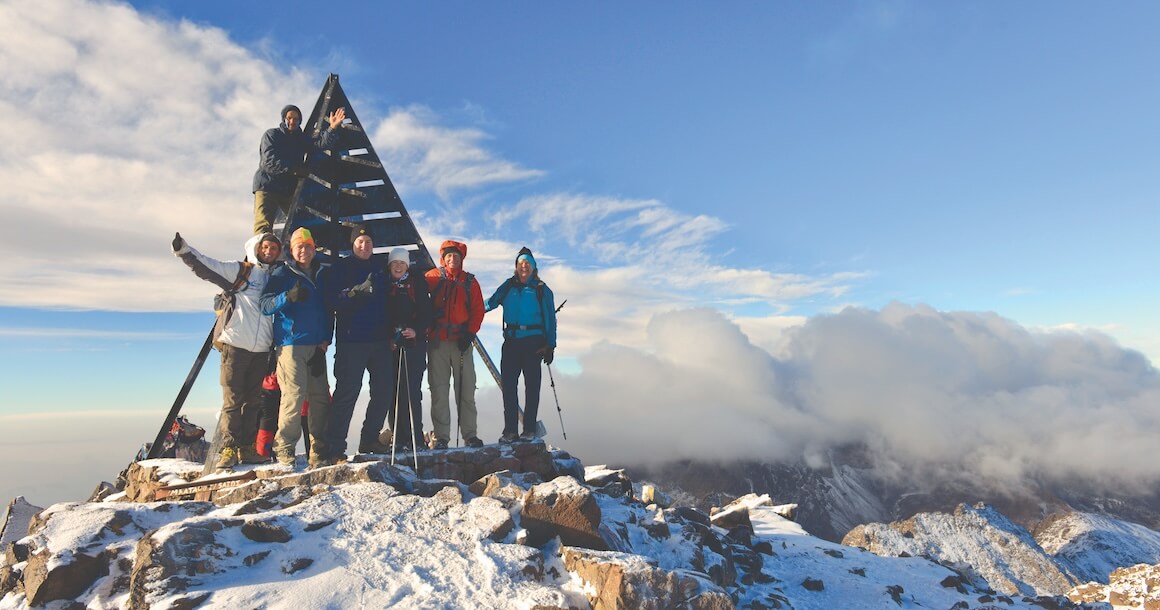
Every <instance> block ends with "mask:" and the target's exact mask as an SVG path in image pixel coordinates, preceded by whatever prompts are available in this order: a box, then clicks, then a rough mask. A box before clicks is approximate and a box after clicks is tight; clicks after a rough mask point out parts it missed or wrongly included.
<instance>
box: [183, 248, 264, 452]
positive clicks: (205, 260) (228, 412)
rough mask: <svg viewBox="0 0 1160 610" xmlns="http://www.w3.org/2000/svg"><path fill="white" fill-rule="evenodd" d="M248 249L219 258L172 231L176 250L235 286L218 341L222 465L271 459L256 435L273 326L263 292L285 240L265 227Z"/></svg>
mask: <svg viewBox="0 0 1160 610" xmlns="http://www.w3.org/2000/svg"><path fill="white" fill-rule="evenodd" d="M245 252H246V258H245V259H243V260H241V261H219V260H216V259H213V258H210V257H208V256H206V255H204V254H202V253H201V252H198V251H197V250H194V249H193V248H192V247H190V245H189V244H188V243H186V242H185V240H184V239H183V238H182V237H181V234H180V233H177V234H175V235H174V237H173V254H174V255H175V256H178V257H180V258H181V260H182V261H183V262H184V263H185V264H186V265H188V266H189V268H190V269H191V270H192V271H193V273H194V274H195V275H197V276H198V277H200V278H201V279H203V280H206V281H207V282H210V283H212V284H215V285H216V286H218V287H220V288H222V290H235V291H236V292H235V293H234V306H233V311H232V313H231V314H230V315H229V318H228V319H227V320H226V321H225V324H224V326H223V327H222V328H221V334H220V335H219V336H218V337H217V340H216V341H215V342H214V346H215V347H217V348H218V350H219V351H221V362H222V368H221V384H222V414H221V417H222V423H221V425H220V428H221V431H222V451H221V455H220V458H219V459H218V463H217V467H218V468H219V469H225V468H231V467H233V466H235V465H237V464H238V463H239V462H245V463H261V462H265V461H267V460H266V458H263V457H262V456H260V455H258V452H257V450H256V449H255V447H254V439H255V437H256V436H257V434H258V415H259V412H260V410H261V408H262V378H263V377H264V376H265V375H266V373H267V372H268V371H267V370H266V368H267V366H268V359H269V355H270V348H271V345H272V344H273V337H274V330H273V326H272V321H271V318H270V316H267V315H263V314H262V311H261V308H260V307H259V305H258V297H260V296H262V290H263V289H264V288H265V287H266V282H267V281H268V279H269V275H270V271H271V270H272V268H273V266H274V265H276V264H279V263H278V259H279V256H281V254H282V244H281V242H279V241H278V238H277V237H275V236H274V234H272V233H260V234H258V235H255V236H253V237H251V238H250V239H249V240H247V241H246V245H245ZM219 324H220V320H219ZM209 459H213V456H210V458H209Z"/></svg>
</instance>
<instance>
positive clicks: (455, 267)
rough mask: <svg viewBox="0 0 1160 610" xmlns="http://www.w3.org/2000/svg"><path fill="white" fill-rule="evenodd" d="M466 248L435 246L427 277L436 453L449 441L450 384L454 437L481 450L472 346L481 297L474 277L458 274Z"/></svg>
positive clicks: (429, 374)
mask: <svg viewBox="0 0 1160 610" xmlns="http://www.w3.org/2000/svg"><path fill="white" fill-rule="evenodd" d="M464 258H467V244H464V243H461V242H457V241H452V240H447V241H445V242H443V244H442V245H441V246H439V263H440V266H439V267H437V268H435V269H432V270H430V271H428V272H427V275H426V278H427V285H428V287H430V289H431V303H432V306H433V307H434V312H435V315H434V324H432V326H431V329H430V330H429V331H428V332H427V340H428V342H427V383H428V385H429V386H430V388H431V423H432V425H433V426H434V428H435V449H446V448H447V443H448V441H449V440H450V439H451V400H450V385H451V380H452V377H454V379H455V409H456V413H458V416H459V417H458V419H459V432H460V434H461V435H462V437H463V442H464V444H466V445H467V446H468V447H482V446H483V441H481V440H480V439H479V434H478V432H477V428H476V420H477V415H476V410H475V359H474V358H473V357H472V353H471V342H472V340H473V339H475V333H477V332H479V327H480V326H481V325H482V324H483V308H484V303H483V291H482V290H480V288H479V282H478V281H476V279H475V276H474V275H472V274H470V273H468V272H466V271H464V270H463V259H464Z"/></svg>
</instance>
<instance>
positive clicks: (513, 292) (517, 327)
mask: <svg viewBox="0 0 1160 610" xmlns="http://www.w3.org/2000/svg"><path fill="white" fill-rule="evenodd" d="M537 293H539V294H537ZM500 306H502V307H503V336H504V338H508V337H514V338H516V339H522V338H524V337H533V336H536V335H544V336H545V337H547V340H548V347H551V348H553V349H555V347H556V301H555V296H553V295H552V289H551V288H548V285H547V284H545V283H544V282H543V280H541V279H540V277H539V276H538V275H533V276H531V277H529V278H528V283H527V284H523V283H521V282H520V281H519V279H517V278H516V277H515V276H512V277H509V278H508V279H507V280H506V281H504V283H502V284H500V285H499V288H496V289H495V293H494V294H492V295H491V298H489V299H488V300H487V306H486V311H491V310H493V309H495V308H496V307H500Z"/></svg>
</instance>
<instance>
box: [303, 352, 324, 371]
mask: <svg viewBox="0 0 1160 610" xmlns="http://www.w3.org/2000/svg"><path fill="white" fill-rule="evenodd" d="M306 368H307V370H309V371H310V376H311V377H318V376H321V375H325V374H326V352H324V351H322V348H318V349H316V350H314V355H313V356H311V357H310V359H309V360H307V361H306Z"/></svg>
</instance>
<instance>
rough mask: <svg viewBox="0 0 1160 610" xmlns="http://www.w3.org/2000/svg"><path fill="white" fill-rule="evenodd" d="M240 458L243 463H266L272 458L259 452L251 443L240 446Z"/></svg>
mask: <svg viewBox="0 0 1160 610" xmlns="http://www.w3.org/2000/svg"><path fill="white" fill-rule="evenodd" d="M238 460H239V461H240V462H241V463H243V464H266V463H269V461H270V458H268V457H263V456H261V455H259V454H258V450H257V449H254V448H253V447H252V446H250V445H242V446H241V447H238Z"/></svg>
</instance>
